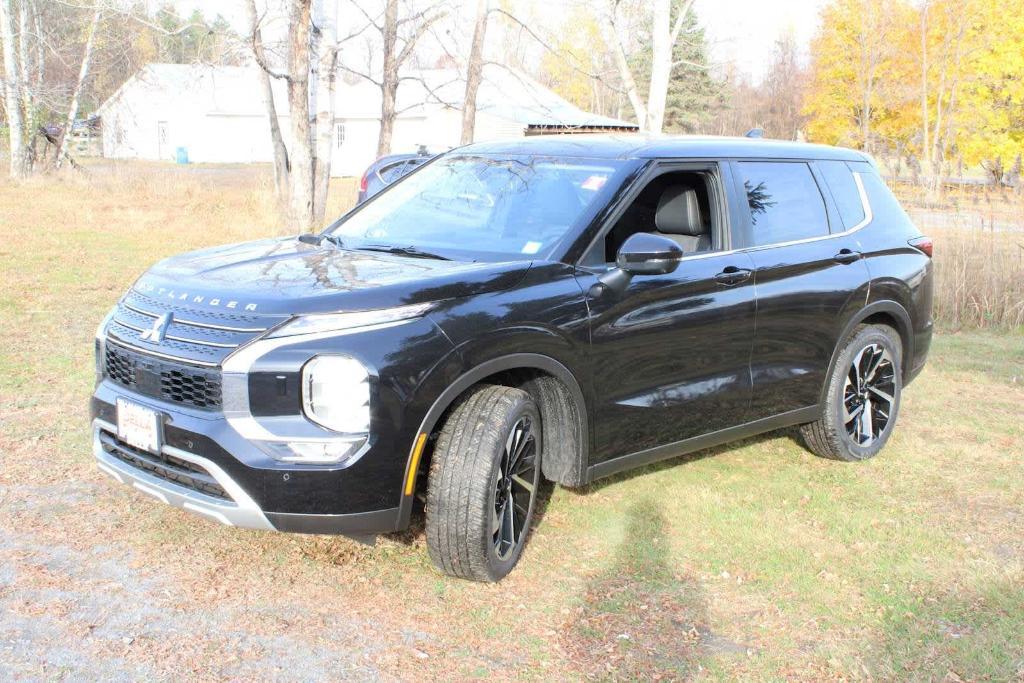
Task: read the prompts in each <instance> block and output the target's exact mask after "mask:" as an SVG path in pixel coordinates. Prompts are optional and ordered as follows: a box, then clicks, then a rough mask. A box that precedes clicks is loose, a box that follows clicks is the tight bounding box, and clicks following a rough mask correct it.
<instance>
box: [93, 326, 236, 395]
mask: <svg viewBox="0 0 1024 683" xmlns="http://www.w3.org/2000/svg"><path fill="white" fill-rule="evenodd" d="M105 346H106V348H105V359H104V360H105V365H106V375H107V377H109V378H110V379H112V380H113V381H115V382H117V383H118V384H121V385H123V386H125V387H128V388H129V389H132V390H133V391H137V392H138V393H140V394H143V395H145V396H152V397H153V398H159V399H163V400H165V401H172V402H174V403H180V404H183V405H187V406H191V407H193V408H200V409H203V410H216V409H217V408H220V406H221V383H220V371H218V370H216V369H213V368H200V367H194V366H189V365H185V364H183V363H176V362H174V361H164V360H161V359H159V358H154V357H153V356H148V355H145V354H141V353H136V352H134V351H132V350H130V349H126V348H124V347H122V346H118V345H117V344H115V343H113V342H112V341H110V340H108V341H107V343H106V345H105Z"/></svg>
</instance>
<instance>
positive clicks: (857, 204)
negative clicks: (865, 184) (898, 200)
mask: <svg viewBox="0 0 1024 683" xmlns="http://www.w3.org/2000/svg"><path fill="white" fill-rule="evenodd" d="M817 166H818V170H819V171H821V175H822V176H823V177H824V178H825V183H826V184H827V185H828V189H829V192H831V193H832V199H833V201H835V203H836V208H837V209H838V210H839V218H840V219H841V220H842V221H843V227H844V228H845V229H846V230H849V229H850V228H852V227H854V226H855V225H857V224H859V223H860V222H861V221H863V220H864V204H863V202H861V200H860V190H859V189H858V188H857V182H856V181H855V180H854V178H853V171H851V170H850V167H849V166H847V165H846V162H845V161H819V162H817Z"/></svg>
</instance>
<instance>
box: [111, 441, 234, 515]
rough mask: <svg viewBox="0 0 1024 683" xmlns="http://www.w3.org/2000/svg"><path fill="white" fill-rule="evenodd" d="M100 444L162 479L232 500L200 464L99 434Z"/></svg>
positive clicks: (208, 494)
mask: <svg viewBox="0 0 1024 683" xmlns="http://www.w3.org/2000/svg"><path fill="white" fill-rule="evenodd" d="M100 444H101V445H102V446H103V450H104V451H106V452H107V453H108V454H110V455H112V456H113V457H115V458H117V459H118V460H120V461H121V462H123V463H125V464H128V465H131V466H132V467H137V468H138V469H140V470H144V471H146V472H148V473H149V474H152V475H153V476H155V477H158V478H159V479H163V480H164V481H169V482H172V483H175V484H178V485H179V486H184V487H185V488H188V489H191V490H193V491H198V492H199V493H202V494H205V495H207V496H212V497H214V498H220V499H221V500H227V501H230V500H231V497H230V496H228V494H227V491H225V490H224V488H223V487H222V486H221V485H220V484H218V483H217V480H216V479H214V478H213V477H211V476H210V473H209V472H207V471H206V470H204V469H203V468H202V467H200V466H199V465H196V464H195V463H191V462H189V461H188V460H182V459H181V458H177V457H175V456H173V455H168V454H167V453H160V454H159V455H156V454H153V453H148V452H146V451H142V450H139V449H138V448H135V447H133V446H129V445H128V444H126V443H125V442H123V441H121V440H120V439H118V438H117V437H115V436H113V435H112V434H108V433H107V432H103V431H101V432H100Z"/></svg>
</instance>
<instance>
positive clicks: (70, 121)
mask: <svg viewBox="0 0 1024 683" xmlns="http://www.w3.org/2000/svg"><path fill="white" fill-rule="evenodd" d="M99 23H100V11H99V10H96V11H95V12H93V15H92V21H91V22H89V34H88V36H86V39H85V50H84V51H83V52H82V65H81V67H79V69H78V81H77V82H76V83H75V92H74V94H72V95H71V104H70V105H69V106H68V116H67V119H65V122H64V132H63V133H61V136H60V146H59V147H58V149H57V158H56V159H55V160H54V165H55V166H56V167H57V168H60V167H61V164H63V163H64V157H66V156H67V155H68V144H69V143H70V142H71V133H72V130H73V128H74V125H75V119H76V118H77V117H78V101H79V99H81V97H82V88H83V87H85V80H86V79H87V78H88V77H89V64H90V63H91V62H92V46H93V44H94V42H95V39H96V27H97V26H98V25H99Z"/></svg>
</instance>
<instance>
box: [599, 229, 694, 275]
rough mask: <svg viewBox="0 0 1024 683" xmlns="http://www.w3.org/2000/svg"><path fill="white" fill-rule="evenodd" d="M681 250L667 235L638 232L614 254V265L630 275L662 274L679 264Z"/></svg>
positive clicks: (672, 269)
mask: <svg viewBox="0 0 1024 683" xmlns="http://www.w3.org/2000/svg"><path fill="white" fill-rule="evenodd" d="M681 258H683V250H682V249H681V248H680V247H679V245H678V244H676V243H675V242H673V241H672V240H670V239H669V238H667V237H662V236H661V235H652V234H651V233H649V232H638V233H636V234H635V235H631V236H630V237H629V238H628V239H627V240H626V241H625V242H624V243H623V244H622V246H621V247H619V253H618V254H616V255H615V265H617V266H618V267H619V268H621V269H622V270H624V271H626V272H627V273H629V274H630V275H664V274H665V273H671V272H672V271H674V270H675V269H676V268H677V267H678V266H679V260H680V259H681Z"/></svg>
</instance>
